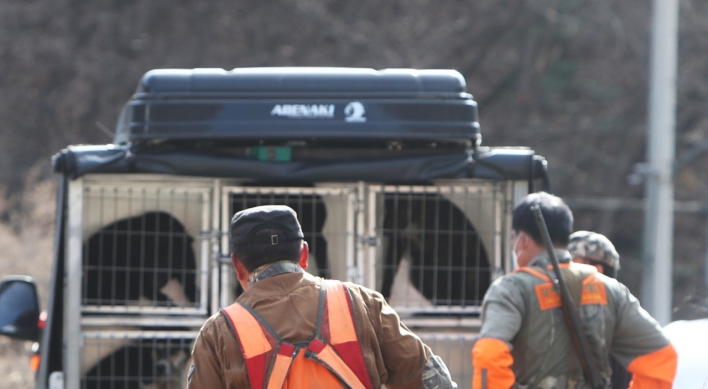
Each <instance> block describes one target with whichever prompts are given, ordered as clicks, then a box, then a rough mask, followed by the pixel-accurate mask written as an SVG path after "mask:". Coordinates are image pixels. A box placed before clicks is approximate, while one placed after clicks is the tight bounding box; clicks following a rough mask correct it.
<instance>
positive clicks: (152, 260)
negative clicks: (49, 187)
mask: <svg viewBox="0 0 708 389" xmlns="http://www.w3.org/2000/svg"><path fill="white" fill-rule="evenodd" d="M211 193H212V188H209V187H206V188H205V187H180V186H179V185H175V183H169V182H164V183H161V185H146V184H144V183H135V182H121V183H88V184H85V185H84V186H83V254H82V270H83V277H82V280H83V281H82V292H81V305H82V311H83V312H87V313H116V312H125V313H141V314H164V313H170V314H205V313H206V312H207V306H206V302H207V296H208V294H207V293H208V288H207V279H208V265H209V258H210V247H209V232H210V231H211V225H210V223H211V212H212V200H211Z"/></svg>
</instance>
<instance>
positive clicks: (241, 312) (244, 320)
mask: <svg viewBox="0 0 708 389" xmlns="http://www.w3.org/2000/svg"><path fill="white" fill-rule="evenodd" d="M224 311H226V313H227V314H228V317H229V319H230V320H231V325H232V327H233V328H234V329H235V330H236V331H237V332H243V333H244V334H248V336H239V338H238V340H239V342H241V351H242V352H243V356H244V357H245V358H246V359H249V358H253V357H255V356H257V355H261V354H265V353H267V352H268V351H270V350H272V349H273V347H272V346H271V344H270V342H269V341H268V339H267V338H266V336H265V334H264V333H263V330H262V329H261V325H260V324H259V323H258V319H256V318H255V317H253V315H251V312H248V310H247V309H246V308H244V307H243V306H241V304H232V305H230V306H228V307H226V308H224ZM234 319H238V320H234Z"/></svg>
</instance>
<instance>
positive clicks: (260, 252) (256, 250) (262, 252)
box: [231, 228, 302, 272]
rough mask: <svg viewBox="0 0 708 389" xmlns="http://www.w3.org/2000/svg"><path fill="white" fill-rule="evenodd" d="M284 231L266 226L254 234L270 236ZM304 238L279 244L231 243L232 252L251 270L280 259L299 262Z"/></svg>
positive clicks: (256, 236)
mask: <svg viewBox="0 0 708 389" xmlns="http://www.w3.org/2000/svg"><path fill="white" fill-rule="evenodd" d="M278 233H281V234H282V231H281V230H280V229H277V228H264V229H262V230H260V231H258V232H257V233H255V234H254V237H255V238H261V237H268V236H272V235H275V234H278ZM301 248H302V239H295V240H291V241H289V242H280V243H278V244H270V243H266V244H233V243H232V244H231V253H232V254H234V255H235V256H236V257H238V259H239V261H241V263H242V264H243V266H244V267H245V268H246V270H248V271H249V272H252V271H254V270H256V269H258V268H259V267H261V266H263V265H266V264H269V263H273V262H279V261H292V262H298V261H299V260H300V250H301Z"/></svg>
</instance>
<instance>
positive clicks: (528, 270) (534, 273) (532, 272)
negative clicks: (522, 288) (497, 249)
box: [514, 267, 551, 282]
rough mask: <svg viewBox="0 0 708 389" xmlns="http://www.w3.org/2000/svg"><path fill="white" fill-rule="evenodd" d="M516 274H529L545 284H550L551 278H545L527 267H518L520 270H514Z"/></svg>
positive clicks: (545, 276)
mask: <svg viewBox="0 0 708 389" xmlns="http://www.w3.org/2000/svg"><path fill="white" fill-rule="evenodd" d="M517 272H524V273H528V274H531V275H532V276H536V277H538V278H540V279H542V280H544V281H546V282H551V277H549V276H547V275H545V274H543V273H541V272H540V271H538V270H534V269H531V268H529V267H520V268H518V269H516V270H515V271H514V273H517Z"/></svg>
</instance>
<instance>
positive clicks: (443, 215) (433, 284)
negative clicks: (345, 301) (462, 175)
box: [366, 181, 508, 313]
mask: <svg viewBox="0 0 708 389" xmlns="http://www.w3.org/2000/svg"><path fill="white" fill-rule="evenodd" d="M507 191H508V186H507V185H504V183H493V182H488V181H486V182H477V183H474V182H472V183H470V182H468V183H461V184H440V185H435V186H370V187H369V188H368V202H367V205H368V230H369V237H370V238H369V241H371V242H374V243H376V244H375V245H374V246H369V249H368V250H369V253H368V257H369V258H370V259H373V260H369V261H368V263H367V266H368V269H366V274H367V277H369V278H370V281H369V282H368V284H369V285H374V286H375V288H376V289H377V290H380V291H381V292H382V293H383V295H384V296H385V297H386V298H387V299H388V301H389V303H390V304H391V305H392V306H393V307H394V308H395V309H396V310H397V311H398V312H400V313H406V312H407V313H424V312H438V313H441V312H442V313H445V312H447V313H450V312H476V311H477V310H478V307H479V305H481V302H482V298H483V297H484V293H485V292H486V290H487V288H488V287H489V284H490V282H491V281H492V279H493V278H495V277H496V276H498V275H500V274H501V272H502V268H503V263H504V261H503V253H502V252H501V251H500V248H501V246H502V245H501V244H500V243H501V239H503V236H505V232H504V229H505V227H506V224H507V221H506V219H505V210H506V208H505V207H506V206H507V204H506V202H505V198H506V197H505V194H506V193H507ZM378 243H380V244H378ZM372 278H375V279H374V280H371V279H372Z"/></svg>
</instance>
